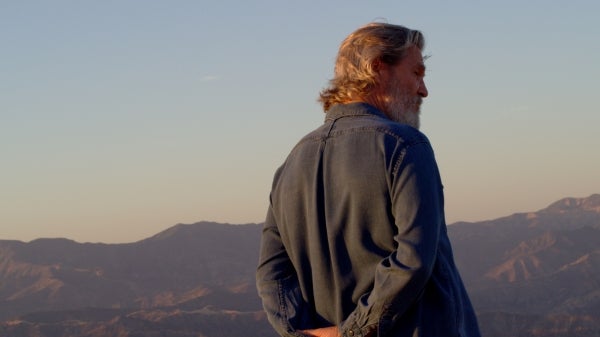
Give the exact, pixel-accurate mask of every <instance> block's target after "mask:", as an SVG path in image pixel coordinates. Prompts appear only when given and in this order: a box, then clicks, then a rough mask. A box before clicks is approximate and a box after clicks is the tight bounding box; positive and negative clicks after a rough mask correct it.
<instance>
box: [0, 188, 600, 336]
mask: <svg viewBox="0 0 600 337" xmlns="http://www.w3.org/2000/svg"><path fill="white" fill-rule="evenodd" d="M261 227H262V225H261V224H253V223H249V224H241V225H235V224H221V223H217V222H209V221H202V222H197V223H195V224H177V225H174V226H172V227H169V228H167V229H165V230H163V231H161V232H159V233H157V234H155V235H152V236H150V237H148V238H145V239H142V240H139V241H135V242H131V243H120V244H107V243H89V242H86V243H78V242H76V241H73V240H70V239H65V238H57V239H48V238H41V239H36V240H32V241H30V242H27V243H26V242H21V241H17V240H0V281H1V282H0V322H3V323H0V336H7V337H13V336H14V337H32V336H40V337H62V336H73V335H77V336H82V337H100V336H106V335H115V336H116V335H119V336H159V335H160V334H158V332H160V331H163V332H165V331H167V332H165V333H166V335H165V334H163V336H169V337H179V336H182V337H187V336H198V334H199V333H200V334H201V335H202V336H206V337H209V336H223V327H224V326H226V327H227V329H229V330H228V333H227V334H226V335H227V336H231V337H233V336H248V332H253V333H256V336H268V337H271V336H273V337H274V336H276V335H275V334H274V332H273V331H272V330H271V329H270V328H269V326H268V323H267V322H266V319H265V317H264V312H262V307H261V304H260V300H259V298H258V296H257V294H256V290H255V283H254V282H255V281H254V275H255V266H256V262H257V259H258V246H259V242H260V234H261ZM448 234H449V236H450V238H451V241H452V244H453V248H454V254H455V259H456V263H457V266H458V268H459V270H460V272H461V275H462V276H463V279H464V281H465V285H466V286H467V289H468V291H469V294H470V295H471V299H472V301H473V304H474V306H475V309H476V311H477V313H478V317H479V319H480V322H481V326H482V333H483V335H485V336H488V337H508V336H530V335H535V336H540V337H555V336H556V337H558V336H564V335H569V336H571V337H588V336H596V337H597V336H598V335H600V323H597V322H600V315H599V314H598V313H599V312H600V250H599V248H598V247H600V194H593V195H591V196H590V197H588V198H563V199H561V200H558V201H556V202H554V203H552V204H550V205H549V206H548V207H546V208H544V209H541V210H538V211H536V212H528V213H515V214H513V215H510V216H506V217H501V218H498V219H495V220H486V221H482V222H475V223H470V222H457V223H454V224H451V225H449V226H448ZM561 331H562V332H561ZM559 332H560V333H559ZM561 333H562V334H561Z"/></svg>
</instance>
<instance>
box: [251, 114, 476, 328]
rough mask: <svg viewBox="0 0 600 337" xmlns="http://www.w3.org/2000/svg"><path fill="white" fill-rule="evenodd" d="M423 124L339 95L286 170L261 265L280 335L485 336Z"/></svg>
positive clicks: (273, 199) (260, 279)
mask: <svg viewBox="0 0 600 337" xmlns="http://www.w3.org/2000/svg"><path fill="white" fill-rule="evenodd" d="M443 204H444V200H443V191H442V184H441V179H440V175H439V172H438V167H437V164H436V162H435V158H434V154H433V150H432V148H431V145H430V143H429V140H428V139H427V137H426V136H425V135H423V134H422V133H421V132H419V131H418V130H417V129H414V128H412V127H410V126H407V125H402V124H399V123H395V122H393V121H391V120H390V119H388V118H387V117H386V116H385V115H384V114H383V113H382V112H381V111H378V110H377V109H375V108H374V107H372V106H370V105H367V104H365V103H351V104H345V105H336V106H333V107H332V108H331V109H330V110H329V111H328V112H327V114H326V118H325V122H324V124H323V125H322V126H320V127H319V128H317V129H316V130H314V131H313V132H311V133H309V134H308V135H306V136H305V137H304V138H302V140H300V142H299V143H298V144H297V145H296V146H295V147H294V149H293V150H292V151H291V153H290V154H289V156H288V157H287V159H286V160H285V162H284V164H283V165H282V166H281V167H280V168H279V169H278V170H277V171H276V173H275V176H274V179H273V185H272V190H271V195H270V205H269V209H268V212H267V217H266V221H265V224H264V228H263V233H262V239H261V248H260V257H259V262H258V268H257V273H256V281H257V288H258V292H259V295H260V297H261V299H262V301H263V307H264V310H265V311H266V313H267V317H268V319H269V322H270V323H271V324H272V325H273V327H274V328H275V330H276V331H277V332H278V333H279V334H280V335H281V336H303V335H302V334H301V333H300V332H299V331H298V330H303V329H314V328H319V327H326V326H331V325H337V326H338V327H339V329H340V333H341V335H342V336H344V337H362V336H367V335H369V336H372V335H377V336H428V337H431V336H463V337H471V336H480V333H479V329H478V326H477V320H476V317H475V313H474V310H473V308H472V306H471V302H470V300H469V298H468V295H467V293H466V291H465V288H464V286H463V283H462V280H461V278H460V276H459V273H458V271H457V269H456V266H455V264H454V259H453V255H452V249H451V246H450V241H449V239H448V235H447V233H446V224H445V220H444V205H443Z"/></svg>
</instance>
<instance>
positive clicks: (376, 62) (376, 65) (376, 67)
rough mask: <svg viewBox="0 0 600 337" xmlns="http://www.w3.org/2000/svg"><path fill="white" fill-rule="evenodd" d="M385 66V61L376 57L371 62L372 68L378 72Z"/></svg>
mask: <svg viewBox="0 0 600 337" xmlns="http://www.w3.org/2000/svg"><path fill="white" fill-rule="evenodd" d="M382 66H383V62H381V60H380V59H376V60H374V61H373V62H372V63H371V68H372V69H373V71H374V72H376V73H378V72H379V70H381V67H382Z"/></svg>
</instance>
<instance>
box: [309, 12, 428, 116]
mask: <svg viewBox="0 0 600 337" xmlns="http://www.w3.org/2000/svg"><path fill="white" fill-rule="evenodd" d="M411 46H416V47H418V48H419V50H423V48H424V47H425V37H424V36H423V34H422V33H421V32H420V31H418V30H412V29H408V28H406V27H403V26H398V25H392V24H388V23H380V22H375V23H370V24H367V25H365V26H363V27H361V28H359V29H357V30H356V31H354V32H353V33H352V34H350V35H349V36H348V37H347V38H346V39H345V40H344V41H343V42H342V44H341V45H340V49H339V51H338V55H337V59H336V62H335V72H334V77H333V79H332V80H330V81H329V86H328V87H327V88H325V89H323V90H322V91H321V93H320V95H319V102H321V104H322V105H323V111H327V110H329V108H330V107H331V106H333V105H335V104H340V103H347V102H349V101H352V100H355V99H357V98H364V97H366V96H367V95H368V93H369V92H370V91H371V89H372V88H373V87H374V86H375V85H376V84H377V80H378V78H377V72H376V69H375V67H374V64H376V63H377V62H381V63H385V64H389V65H395V64H397V63H398V62H400V60H402V59H403V58H404V56H405V55H406V50H407V49H409V48H410V47H411Z"/></svg>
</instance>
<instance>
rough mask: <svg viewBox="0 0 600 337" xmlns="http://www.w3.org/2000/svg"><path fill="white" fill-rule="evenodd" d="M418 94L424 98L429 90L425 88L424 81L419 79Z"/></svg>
mask: <svg viewBox="0 0 600 337" xmlns="http://www.w3.org/2000/svg"><path fill="white" fill-rule="evenodd" d="M418 94H419V96H421V97H423V98H425V97H427V96H428V95H429V91H428V90H427V86H425V82H424V81H421V85H419V91H418Z"/></svg>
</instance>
